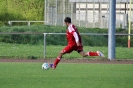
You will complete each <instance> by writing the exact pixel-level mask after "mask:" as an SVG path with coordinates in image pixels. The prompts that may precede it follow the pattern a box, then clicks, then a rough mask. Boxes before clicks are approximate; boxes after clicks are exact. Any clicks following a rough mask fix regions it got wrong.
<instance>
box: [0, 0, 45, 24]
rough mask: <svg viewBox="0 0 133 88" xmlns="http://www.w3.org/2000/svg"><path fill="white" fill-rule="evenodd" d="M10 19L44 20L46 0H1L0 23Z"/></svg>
mask: <svg viewBox="0 0 133 88" xmlns="http://www.w3.org/2000/svg"><path fill="white" fill-rule="evenodd" d="M9 20H44V0H0V25H6V24H7V22H8V21H9Z"/></svg>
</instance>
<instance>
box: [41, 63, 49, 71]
mask: <svg viewBox="0 0 133 88" xmlns="http://www.w3.org/2000/svg"><path fill="white" fill-rule="evenodd" d="M49 68H50V67H49V64H48V63H43V64H42V69H44V70H48V69H49Z"/></svg>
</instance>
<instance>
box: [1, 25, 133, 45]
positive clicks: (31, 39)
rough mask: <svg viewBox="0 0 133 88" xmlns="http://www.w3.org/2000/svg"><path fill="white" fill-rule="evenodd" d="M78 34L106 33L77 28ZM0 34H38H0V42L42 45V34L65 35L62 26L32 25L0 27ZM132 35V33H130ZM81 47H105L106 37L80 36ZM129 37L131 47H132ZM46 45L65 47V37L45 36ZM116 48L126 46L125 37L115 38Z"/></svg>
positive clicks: (106, 31) (132, 42)
mask: <svg viewBox="0 0 133 88" xmlns="http://www.w3.org/2000/svg"><path fill="white" fill-rule="evenodd" d="M78 30H79V32H80V33H108V30H107V29H100V28H82V27H78ZM0 32H1V33H2V32H6V33H18V32H19V33H39V34H1V35H0V42H6V43H17V44H43V43H44V36H43V33H65V32H66V27H64V26H49V25H32V26H12V27H8V26H2V27H0ZM116 32H117V33H127V30H123V29H117V30H116ZM132 33H133V32H132ZM81 37H82V42H83V45H87V46H107V45H108V36H105V35H97V36H96V35H81ZM132 40H133V37H132V36H131V46H133V41H132ZM46 43H47V45H66V44H67V41H66V38H65V35H47V36H46ZM116 46H124V47H126V46H127V36H116Z"/></svg>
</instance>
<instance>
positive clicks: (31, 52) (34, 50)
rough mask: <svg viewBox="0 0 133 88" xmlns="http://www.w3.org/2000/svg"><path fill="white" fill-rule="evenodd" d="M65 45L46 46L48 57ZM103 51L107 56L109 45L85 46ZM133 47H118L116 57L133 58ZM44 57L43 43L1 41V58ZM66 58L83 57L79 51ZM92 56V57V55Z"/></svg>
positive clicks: (55, 54) (54, 56) (85, 47)
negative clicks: (30, 43)
mask: <svg viewBox="0 0 133 88" xmlns="http://www.w3.org/2000/svg"><path fill="white" fill-rule="evenodd" d="M63 48H64V46H52V45H49V46H46V58H56V57H57V55H58V52H59V51H60V50H62V49H63ZM97 50H100V51H102V52H103V53H104V54H105V56H106V58H107V55H108V48H107V47H89V46H84V51H97ZM132 51H133V48H126V47H116V58H118V59H120V58H122V59H133V57H132ZM43 57H44V46H43V45H29V44H10V43H0V58H15V59H16V58H26V59H37V58H43ZM64 58H68V59H72V58H82V57H81V56H80V55H79V54H78V53H77V52H75V51H74V52H72V53H71V54H66V55H65V56H64ZM91 58H92V57H91Z"/></svg>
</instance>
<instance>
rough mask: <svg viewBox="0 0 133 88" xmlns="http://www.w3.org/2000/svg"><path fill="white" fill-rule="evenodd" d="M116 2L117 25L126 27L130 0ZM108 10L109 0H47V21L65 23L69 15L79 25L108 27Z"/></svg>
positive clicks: (48, 22) (52, 23)
mask: <svg viewBox="0 0 133 88" xmlns="http://www.w3.org/2000/svg"><path fill="white" fill-rule="evenodd" d="M116 2H117V4H116V27H117V28H124V29H126V28H127V26H128V13H129V0H116ZM132 10H133V7H132ZM108 12H109V0H45V21H46V22H47V24H50V25H64V22H63V20H64V18H65V17H66V16H69V17H71V18H72V22H73V23H74V24H76V25H77V26H82V27H99V28H108V19H109V14H108ZM131 19H132V21H133V14H132V17H131Z"/></svg>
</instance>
